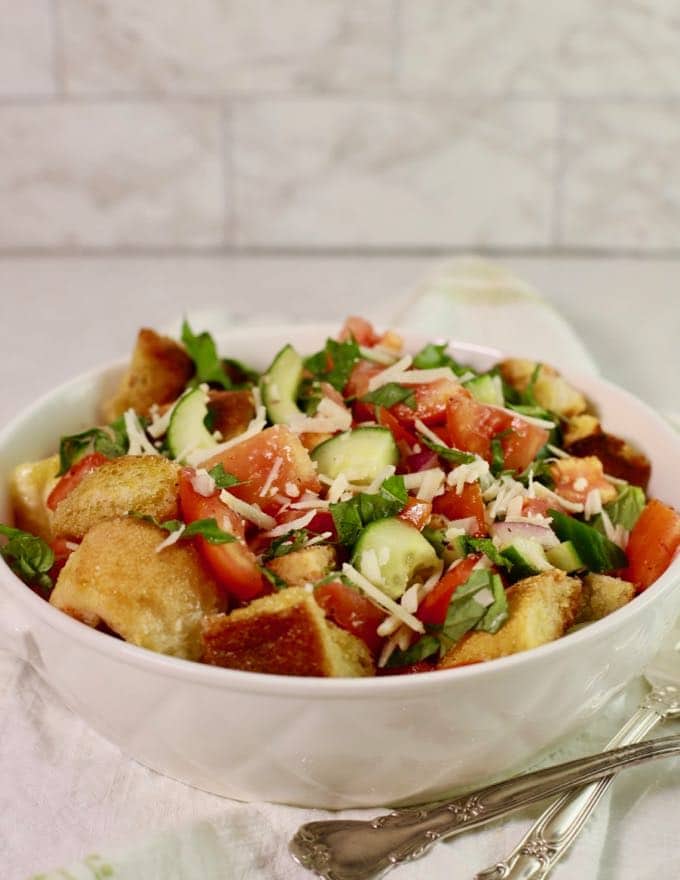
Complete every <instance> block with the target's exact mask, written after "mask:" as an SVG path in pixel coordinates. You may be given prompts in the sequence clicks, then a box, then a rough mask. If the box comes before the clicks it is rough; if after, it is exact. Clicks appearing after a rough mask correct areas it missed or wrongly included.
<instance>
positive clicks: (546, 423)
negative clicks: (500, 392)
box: [486, 403, 555, 430]
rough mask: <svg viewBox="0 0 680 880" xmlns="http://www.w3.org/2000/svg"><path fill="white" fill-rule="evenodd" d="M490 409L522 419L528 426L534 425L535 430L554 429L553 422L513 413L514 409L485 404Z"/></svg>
mask: <svg viewBox="0 0 680 880" xmlns="http://www.w3.org/2000/svg"><path fill="white" fill-rule="evenodd" d="M486 406H488V407H489V408H490V409H497V410H498V411H499V412H503V413H506V414H507V415H509V416H512V417H513V418H515V419H522V421H523V422H526V423H527V424H528V425H536V427H537V428H547V429H548V430H550V429H552V428H554V427H555V422H549V421H548V420H547V419H537V418H536V417H535V416H526V415H524V413H520V412H515V410H514V409H508V408H507V407H505V406H496V404H495V403H487V404H486Z"/></svg>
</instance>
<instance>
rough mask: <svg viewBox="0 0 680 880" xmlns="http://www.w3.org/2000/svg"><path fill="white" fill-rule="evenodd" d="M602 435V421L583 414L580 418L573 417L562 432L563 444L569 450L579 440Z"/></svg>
mask: <svg viewBox="0 0 680 880" xmlns="http://www.w3.org/2000/svg"><path fill="white" fill-rule="evenodd" d="M601 433H602V426H601V425H600V420H599V419H598V418H596V417H595V416H591V415H590V414H589V413H582V414H581V415H580V416H572V417H571V418H570V419H569V420H568V421H567V423H566V425H565V426H564V428H563V431H562V442H563V443H564V448H565V449H569V447H570V446H571V445H572V444H573V443H576V442H577V441H578V440H584V439H585V438H586V437H592V436H593V435H594V434H601Z"/></svg>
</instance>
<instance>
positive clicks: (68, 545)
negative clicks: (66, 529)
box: [64, 541, 80, 551]
mask: <svg viewBox="0 0 680 880" xmlns="http://www.w3.org/2000/svg"><path fill="white" fill-rule="evenodd" d="M64 546H65V547H66V549H67V550H71V551H73V550H77V549H78V547H80V544H76V542H75V541H64Z"/></svg>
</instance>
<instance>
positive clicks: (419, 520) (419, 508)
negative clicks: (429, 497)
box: [397, 498, 432, 531]
mask: <svg viewBox="0 0 680 880" xmlns="http://www.w3.org/2000/svg"><path fill="white" fill-rule="evenodd" d="M431 513H432V505H431V504H430V502H429V501H419V500H418V499H417V498H409V499H408V501H407V502H406V506H405V507H404V508H403V510H402V511H401V512H400V513H399V514H397V516H398V518H399V519H400V520H403V522H407V523H411V525H413V526H415V527H416V528H417V529H418V531H420V530H421V529H423V528H425V526H426V525H427V524H428V522H429V521H430V515H431Z"/></svg>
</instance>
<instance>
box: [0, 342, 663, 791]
mask: <svg viewBox="0 0 680 880" xmlns="http://www.w3.org/2000/svg"><path fill="white" fill-rule="evenodd" d="M334 329H335V328H331V327H326V326H310V327H296V328H277V329H261V328H258V329H240V330H238V331H235V332H232V333H230V334H229V335H225V336H223V337H221V339H220V350H221V351H222V352H223V353H224V354H229V355H230V356H233V357H237V358H243V359H244V360H247V361H251V362H253V363H255V364H256V365H258V366H260V367H264V366H266V364H267V363H268V362H269V360H270V358H271V356H272V355H273V354H274V353H275V352H276V351H277V350H278V349H279V348H280V347H281V346H282V345H283V344H284V343H285V342H289V341H290V342H292V343H293V344H294V345H295V346H296V347H297V348H299V350H300V351H303V352H311V351H314V350H317V349H318V348H319V347H320V346H321V345H322V344H323V340H324V339H325V336H326V335H331V334H332V333H333V332H334ZM407 341H408V346H409V348H410V349H413V350H415V349H417V348H418V347H420V346H421V345H422V344H423V343H424V342H425V341H427V340H425V339H423V338H421V337H415V336H413V337H411V338H408V340H407ZM454 351H455V352H456V353H457V354H458V356H459V357H460V358H461V359H462V360H468V361H469V362H471V363H473V364H476V365H478V366H481V367H485V366H488V365H489V364H490V362H491V361H492V360H494V359H495V358H494V355H495V354H497V353H494V352H490V351H489V350H488V349H483V348H474V347H470V346H459V347H456V346H454ZM121 367H122V365H121V364H118V365H116V366H114V367H108V368H104V369H101V370H98V371H95V372H92V373H88V374H87V375H85V376H81V377H79V378H77V379H75V380H73V381H72V382H69V383H67V384H66V385H62V386H61V387H60V388H57V389H56V390H55V391H54V392H52V393H51V394H49V395H47V396H46V397H44V398H43V399H42V400H40V401H39V402H38V403H36V404H33V405H32V406H31V407H29V408H28V409H27V410H26V412H25V413H24V414H23V415H21V416H19V417H18V418H17V419H15V420H14V421H13V422H12V423H11V424H10V425H8V426H7V427H6V428H5V429H4V431H3V432H2V434H0V474H2V475H3V481H2V482H3V485H2V486H0V521H5V522H7V521H8V517H9V515H10V512H9V510H8V499H7V489H6V485H4V484H5V483H6V480H5V479H4V476H5V475H7V474H9V471H10V469H11V468H12V467H13V466H14V465H15V464H17V463H19V462H21V461H26V460H32V459H38V458H41V457H44V456H46V455H47V454H51V453H53V452H54V450H55V448H56V444H57V442H58V438H59V436H60V435H61V434H71V433H74V432H75V431H78V430H81V429H83V428H85V427H88V426H90V425H92V424H94V423H96V422H97V420H98V406H99V403H100V401H101V399H102V395H103V393H104V391H105V389H107V388H110V386H111V385H112V383H113V382H114V381H115V378H116V376H117V375H119V374H120V370H121ZM570 378H571V379H572V381H574V383H575V384H576V385H577V386H578V387H579V388H581V389H582V390H583V391H584V392H585V393H586V394H587V395H588V396H589V397H590V399H591V400H592V401H594V402H595V403H596V405H597V407H598V410H599V412H600V414H601V417H602V420H603V422H604V424H605V426H606V427H607V428H608V429H609V430H611V431H612V432H614V433H618V434H621V435H622V436H624V437H627V438H629V439H632V440H634V441H635V442H636V443H637V444H638V445H639V446H640V447H641V448H642V449H643V450H645V452H646V453H647V454H648V455H649V456H650V458H651V459H652V462H653V477H652V482H651V485H650V493H651V494H652V495H655V496H658V497H660V498H661V499H662V500H664V501H666V502H668V503H670V504H673V505H674V506H676V507H680V486H679V485H678V480H677V467H678V462H679V461H680V437H679V436H678V435H677V434H675V433H674V432H673V431H672V430H671V429H670V428H669V427H668V426H667V425H666V424H665V423H664V422H663V421H662V420H661V419H660V418H659V417H658V416H657V415H656V414H655V413H654V412H653V411H651V410H650V409H649V408H648V407H647V406H645V405H644V404H643V403H641V402H640V401H639V400H637V399H635V398H634V397H632V396H631V395H630V394H628V393H627V392H625V391H622V390H621V389H619V388H616V387H615V386H613V385H610V384H609V383H607V382H604V381H602V380H601V379H597V378H595V377H592V376H570ZM0 590H2V594H3V595H2V597H0V598H3V599H4V598H6V599H8V602H4V604H5V605H9V609H10V616H9V621H8V620H7V619H4V620H3V621H1V622H0V626H2V627H3V629H4V630H6V631H5V632H4V639H3V640H4V643H5V644H7V643H10V644H11V646H12V647H13V649H14V650H16V651H17V652H18V653H19V654H20V655H21V656H23V657H25V658H26V659H27V660H28V661H29V662H30V663H31V664H32V665H33V666H34V667H35V669H36V670H37V671H38V673H39V674H40V675H42V676H43V677H44V678H45V679H46V680H47V681H48V682H49V683H50V684H51V685H52V686H53V687H54V689H55V690H56V691H57V693H59V694H60V696H61V697H62V698H63V700H64V701H65V702H66V703H67V704H68V705H69V706H70V707H71V709H73V711H75V712H76V713H77V714H79V715H81V716H82V717H83V718H84V719H86V720H87V721H88V723H89V724H90V725H91V726H92V727H93V728H94V729H95V730H97V731H99V732H100V733H101V734H102V735H103V736H105V737H106V738H107V739H109V740H111V741H112V742H114V743H116V744H117V745H119V746H120V748H121V749H122V750H123V751H124V752H126V753H127V754H128V755H130V756H131V757H133V758H135V759H136V760H138V761H140V762H141V763H142V764H145V765H147V766H148V767H152V768H153V769H155V770H158V771H160V772H161V773H164V774H166V775H168V776H172V777H175V778H176V779H179V780H182V781H183V782H186V783H189V784H190V785H194V786H196V787H198V788H202V789H205V790H207V791H211V792H215V793H217V794H221V795H225V796H228V797H232V798H239V799H241V800H265V801H279V802H285V803H291V804H298V805H301V806H313V807H326V808H343V807H364V806H377V805H381V804H388V803H399V802H415V801H423V800H427V799H431V798H435V797H437V796H440V795H442V794H445V793H446V792H447V791H450V790H451V789H452V788H456V787H460V786H464V785H469V784H477V783H482V782H483V781H484V780H486V779H488V778H490V777H492V776H496V775H498V774H500V773H504V772H506V771H508V770H510V769H512V768H516V767H517V766H519V765H520V764H521V763H522V762H523V761H525V760H526V759H528V758H529V757H530V756H532V755H533V754H535V753H536V752H537V751H539V750H541V749H542V748H544V747H546V746H548V745H550V744H551V743H552V742H554V741H555V740H557V739H558V738H560V737H562V736H564V735H566V734H568V733H569V732H570V731H571V730H573V729H574V728H577V727H579V726H580V725H583V724H585V723H586V722H587V721H588V720H589V719H590V718H592V716H593V715H594V714H595V713H596V712H597V711H598V710H599V709H600V708H601V707H602V706H603V705H604V704H605V703H606V702H607V700H609V699H610V697H611V696H612V695H613V694H614V693H616V692H617V691H619V690H620V689H621V688H623V687H624V686H625V685H626V683H627V682H628V681H629V680H630V679H631V678H632V677H633V676H635V675H636V674H637V673H639V672H640V670H641V669H642V668H643V667H644V665H645V664H646V663H647V661H648V660H649V659H650V658H651V657H652V656H653V654H654V652H655V649H656V646H657V645H658V644H659V642H660V640H661V638H662V637H663V635H664V634H665V633H666V631H667V630H668V629H669V628H670V627H671V625H672V623H673V622H674V620H675V618H676V617H677V616H678V613H680V559H676V561H675V562H674V564H673V565H672V566H671V567H670V568H669V570H668V571H667V572H666V573H665V574H664V575H663V577H661V578H660V579H659V580H658V581H657V582H656V583H655V584H654V585H653V586H652V587H650V588H649V589H648V590H647V591H646V592H645V593H643V594H642V595H641V596H639V597H638V598H636V599H635V600H634V601H633V602H631V603H630V604H629V605H627V606H626V607H625V608H623V609H621V610H620V611H617V612H616V613H615V614H613V615H611V616H610V617H608V618H606V619H604V620H602V621H600V622H598V623H595V624H593V625H591V626H589V627H586V628H584V629H582V630H580V631H578V632H575V633H573V634H571V635H569V636H566V637H565V638H562V639H560V640H558V641H556V642H553V643H552V644H549V645H545V646H544V647H541V648H538V649H535V650H532V651H527V652H524V653H521V654H516V655H514V656H512V657H507V658H504V659H501V660H494V661H493V662H490V663H488V664H480V665H476V666H469V667H463V668H460V669H452V670H447V671H441V672H432V673H424V674H420V675H411V676H395V677H387V678H375V679H314V678H294V677H284V676H271V675H261V674H257V673H250V672H240V671H237V670H230V669H219V668H215V667H211V666H203V665H200V664H198V663H191V662H188V661H185V660H179V659H175V658H172V657H165V656H162V655H160V654H154V653H152V652H150V651H146V650H144V649H141V648H137V647H135V646H133V645H128V644H126V643H124V642H121V641H119V640H117V639H113V638H111V637H110V636H107V635H105V634H103V633H100V632H97V631H95V630H92V629H90V628H88V627H87V626H84V625H83V624H81V623H78V622H77V621H75V620H72V619H71V618H70V617H68V616H67V615H65V614H63V613H62V612H60V611H57V610H56V609H55V608H53V607H52V606H51V605H49V604H48V603H47V602H45V601H44V600H42V599H41V598H39V597H38V596H36V595H35V594H34V593H33V592H32V591H31V590H29V589H28V588H27V587H26V586H25V585H24V584H23V583H22V582H21V581H20V580H19V579H18V578H16V577H15V576H14V574H13V573H12V572H11V571H10V570H9V568H7V567H6V566H5V565H4V564H1V563H0Z"/></svg>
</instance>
